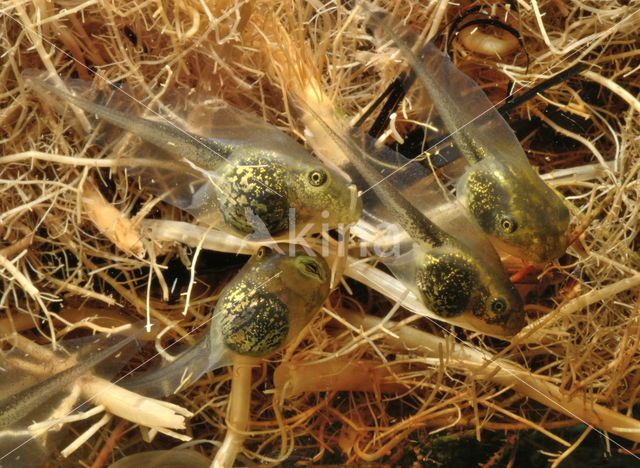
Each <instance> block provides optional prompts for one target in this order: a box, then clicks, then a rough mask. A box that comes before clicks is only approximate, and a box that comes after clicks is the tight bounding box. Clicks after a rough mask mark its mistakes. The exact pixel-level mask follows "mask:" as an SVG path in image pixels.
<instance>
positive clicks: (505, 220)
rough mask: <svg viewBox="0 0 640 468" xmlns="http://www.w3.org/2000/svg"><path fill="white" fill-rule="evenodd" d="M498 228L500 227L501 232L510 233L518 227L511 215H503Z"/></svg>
mask: <svg viewBox="0 0 640 468" xmlns="http://www.w3.org/2000/svg"><path fill="white" fill-rule="evenodd" d="M500 228H501V229H502V232H504V233H506V234H511V233H512V232H514V231H515V230H516V229H518V223H516V221H515V219H513V218H512V217H511V216H509V215H505V216H503V217H502V218H500Z"/></svg>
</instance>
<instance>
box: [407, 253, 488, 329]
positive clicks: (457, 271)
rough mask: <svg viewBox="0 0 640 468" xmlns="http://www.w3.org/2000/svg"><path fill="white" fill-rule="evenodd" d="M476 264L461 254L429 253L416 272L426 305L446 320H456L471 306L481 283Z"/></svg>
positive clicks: (417, 281)
mask: <svg viewBox="0 0 640 468" xmlns="http://www.w3.org/2000/svg"><path fill="white" fill-rule="evenodd" d="M473 271H474V267H473V263H472V262H471V261H469V259H467V258H465V257H463V256H462V255H460V254H459V253H447V254H444V255H437V254H436V255H433V253H427V254H425V255H424V257H423V258H422V262H420V264H419V266H418V268H417V271H416V285H417V286H418V290H419V291H420V292H421V294H422V299H423V300H424V302H425V304H429V307H430V308H431V309H432V310H434V311H436V313H437V314H438V315H442V316H443V317H455V316H456V315H459V314H460V313H461V312H462V311H464V310H466V309H467V307H468V306H469V304H470V303H471V298H472V297H473V295H474V290H475V288H476V283H477V277H476V276H477V275H475V274H474V273H473Z"/></svg>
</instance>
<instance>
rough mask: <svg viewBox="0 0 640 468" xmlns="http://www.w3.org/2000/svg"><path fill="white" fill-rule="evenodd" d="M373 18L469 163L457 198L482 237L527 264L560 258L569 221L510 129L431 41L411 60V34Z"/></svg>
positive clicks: (383, 17) (379, 17) (377, 14)
mask: <svg viewBox="0 0 640 468" xmlns="http://www.w3.org/2000/svg"><path fill="white" fill-rule="evenodd" d="M371 19H372V23H373V24H374V25H375V26H376V27H377V28H378V29H379V30H381V35H382V37H384V38H385V39H391V40H392V41H393V42H394V43H395V45H396V46H397V47H398V49H400V50H401V52H402V54H403V56H404V58H405V59H406V60H407V61H408V62H409V64H410V65H411V68H412V69H413V70H414V72H415V73H416V75H417V77H418V78H419V80H420V81H421V83H422V84H423V86H424V88H425V89H426V91H427V92H428V94H429V96H430V97H431V100H432V102H433V104H434V106H435V107H436V109H437V110H438V114H439V115H440V117H441V118H442V120H443V122H444V124H445V126H446V128H447V130H448V131H449V132H450V133H451V138H452V139H453V141H454V142H455V144H456V146H457V147H458V149H459V151H460V152H461V153H462V155H463V156H464V157H465V159H466V160H467V163H468V167H467V170H466V172H465V174H464V176H463V177H462V178H461V179H460V180H459V183H458V186H457V193H458V196H459V200H460V201H461V202H462V204H463V205H465V206H466V207H467V208H468V210H469V213H470V214H471V215H472V216H473V217H474V218H475V219H476V221H477V222H478V224H479V225H480V226H481V228H482V229H483V230H484V232H485V233H486V234H488V235H489V236H491V237H492V239H493V240H496V241H497V242H496V243H497V244H498V245H499V246H500V247H502V248H504V249H505V250H507V251H508V252H510V253H511V254H513V255H515V256H518V257H520V258H524V259H527V260H530V261H533V262H546V261H549V260H553V259H555V258H557V257H559V256H560V255H562V253H563V252H564V251H565V249H566V248H567V246H568V242H569V232H568V231H569V222H570V216H569V211H568V209H567V207H566V206H565V203H564V200H563V199H562V197H561V196H560V195H559V194H558V193H557V192H555V191H554V190H552V189H551V188H550V187H549V186H547V185H546V184H545V183H544V181H543V180H542V179H541V178H540V177H539V175H538V174H537V173H536V171H535V170H534V169H533V168H532V167H531V164H530V163H529V161H528V159H527V156H526V154H525V153H524V150H523V149H522V146H521V145H520V142H519V141H518V139H517V138H516V136H515V134H514V133H513V130H512V129H511V128H510V127H509V125H508V124H507V122H506V121H505V120H504V118H503V117H502V116H501V115H500V113H499V112H498V111H497V110H496V109H495V106H494V105H493V104H492V103H491V102H490V101H489V99H488V98H487V96H486V95H485V94H484V92H483V91H482V89H481V88H480V87H479V86H478V85H477V84H476V83H475V82H474V81H473V80H472V79H471V78H469V77H468V76H467V75H465V74H464V73H463V72H461V71H460V70H458V69H457V68H456V67H455V66H454V65H453V63H452V62H451V60H450V59H449V57H448V56H447V55H446V54H444V53H442V52H441V51H440V50H439V49H438V48H437V47H436V46H435V45H434V44H433V43H432V42H429V43H427V44H425V45H424V46H423V47H422V49H421V52H420V54H418V55H416V54H414V53H413V52H412V50H411V47H410V46H409V43H408V42H407V38H409V40H410V41H411V42H413V41H415V40H417V38H416V36H415V34H413V32H412V31H409V30H408V28H404V27H402V26H400V25H399V24H398V22H394V21H392V20H391V19H390V18H388V14H386V13H383V12H380V11H376V12H375V13H374V14H373V15H371ZM396 31H399V32H400V33H396ZM401 36H404V38H403V37H401ZM505 217H508V219H509V222H507V227H508V228H507V229H505V227H504V224H503V220H504V218H505Z"/></svg>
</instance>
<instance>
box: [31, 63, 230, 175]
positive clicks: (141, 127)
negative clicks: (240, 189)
mask: <svg viewBox="0 0 640 468" xmlns="http://www.w3.org/2000/svg"><path fill="white" fill-rule="evenodd" d="M23 78H24V79H25V82H26V83H28V84H29V85H31V86H32V87H34V88H35V89H38V90H40V91H42V92H44V93H48V94H52V95H54V96H55V97H56V98H58V99H60V100H62V101H68V102H70V103H71V104H73V105H74V106H77V107H79V108H80V109H82V110H83V111H85V112H87V113H88V114H92V115H94V116H96V117H97V118H99V119H102V120H104V121H105V122H108V123H109V124H111V125H114V126H116V127H118V128H120V129H122V130H124V131H127V132H131V133H133V134H134V135H136V136H138V137H140V138H142V139H143V140H144V141H146V142H147V143H150V144H152V145H153V146H155V147H157V148H159V149H161V150H163V151H165V152H167V153H168V154H170V155H172V156H173V157H175V158H176V159H182V158H184V157H187V158H188V159H190V160H191V161H193V162H194V163H196V164H197V163H198V162H199V161H202V160H204V161H211V160H212V158H211V155H212V154H213V155H218V156H219V160H220V161H219V162H223V161H224V160H225V156H224V155H223V154H222V153H221V151H222V150H221V148H219V147H218V145H216V144H215V142H213V141H211V140H209V139H206V138H203V137H200V136H198V135H194V134H192V133H189V132H187V131H186V130H183V129H181V128H180V127H178V126H176V125H174V124H173V123H171V122H170V121H168V120H165V121H162V120H150V119H145V118H142V117H137V116H135V115H129V114H127V113H124V112H120V111H118V110H116V109H113V108H111V107H108V106H104V105H101V104H98V103H96V102H92V101H91V100H89V99H85V98H82V97H80V96H76V95H74V94H72V93H69V92H68V91H65V90H62V89H60V88H58V87H56V86H54V85H53V84H52V83H50V82H48V81H47V80H46V79H44V77H43V76H42V75H38V74H36V72H34V71H27V72H25V73H23ZM73 81H74V82H79V81H80V80H73ZM112 86H114V85H112ZM82 87H87V88H88V83H85V82H82ZM121 92H124V91H121ZM129 97H130V98H131V99H132V100H134V98H133V97H132V96H129ZM160 117H161V116H160ZM213 159H215V158H213Z"/></svg>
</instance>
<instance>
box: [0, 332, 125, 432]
mask: <svg viewBox="0 0 640 468" xmlns="http://www.w3.org/2000/svg"><path fill="white" fill-rule="evenodd" d="M135 337H136V335H133V336H128V337H126V338H124V339H122V340H121V341H120V342H118V343H116V344H114V345H112V346H109V347H105V348H104V349H102V350H100V351H97V352H95V353H92V354H89V355H88V356H86V357H85V356H83V357H82V360H81V362H80V363H78V364H76V365H75V366H73V367H70V368H69V369H66V370H64V371H62V372H59V373H58V374H55V375H53V376H51V377H49V378H48V379H46V380H44V381H42V382H40V383H37V384H36V385H33V386H31V387H29V388H26V389H25V390H22V391H20V392H18V393H14V394H13V395H10V396H8V397H7V398H5V399H3V400H2V401H0V428H2V427H6V426H9V425H11V424H13V423H14V422H17V421H19V420H21V419H22V418H23V417H25V416H27V415H28V414H29V413H30V412H31V411H33V410H34V409H35V408H37V407H38V406H40V405H41V404H43V403H45V402H46V401H47V400H49V398H51V397H53V396H54V395H55V394H57V393H58V391H59V390H60V389H62V388H65V387H67V386H68V385H69V384H70V383H71V382H73V381H74V380H76V379H77V378H78V377H80V376H81V375H82V374H85V373H86V372H88V371H89V370H90V369H91V368H93V367H95V366H97V365H98V364H100V362H102V361H104V360H105V359H107V358H109V357H110V356H113V355H114V354H116V353H117V352H118V351H120V350H121V349H122V348H124V347H125V346H127V345H128V344H129V343H131V342H132V341H133V340H135Z"/></svg>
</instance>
